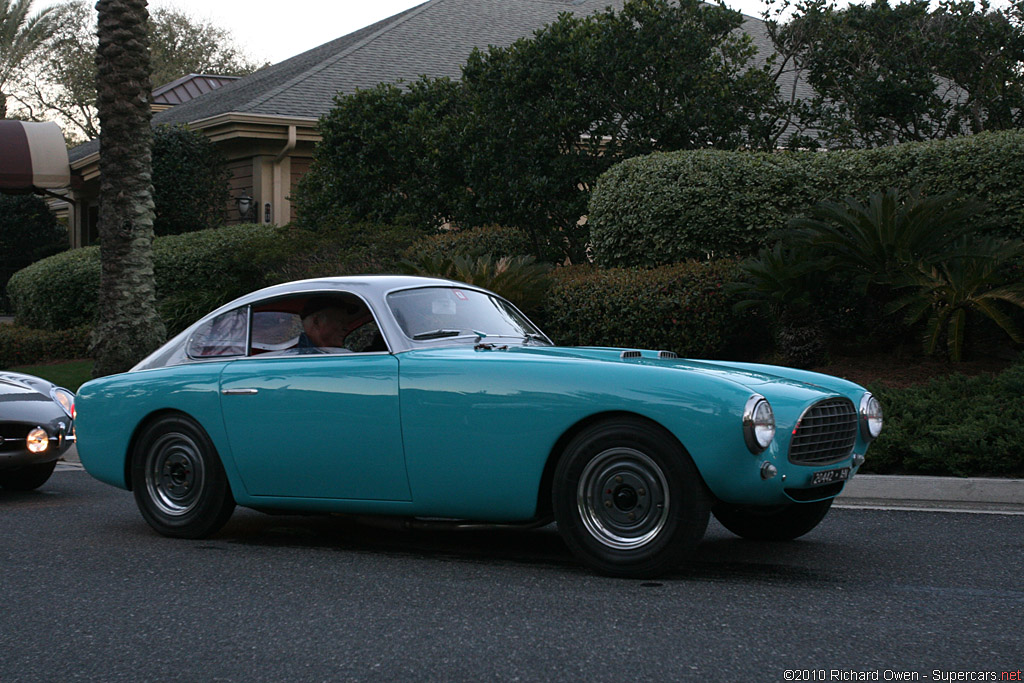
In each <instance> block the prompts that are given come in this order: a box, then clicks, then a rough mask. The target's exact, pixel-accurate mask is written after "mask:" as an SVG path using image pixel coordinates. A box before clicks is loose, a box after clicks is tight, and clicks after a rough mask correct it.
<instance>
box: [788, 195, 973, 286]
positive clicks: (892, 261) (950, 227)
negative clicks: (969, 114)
mask: <svg viewBox="0 0 1024 683" xmlns="http://www.w3.org/2000/svg"><path fill="white" fill-rule="evenodd" d="M981 210H982V205H980V204H978V203H976V202H973V201H970V200H964V199H962V198H960V197H959V196H957V195H956V194H955V193H950V194H942V195H937V196H934V197H921V196H920V195H919V194H917V193H916V192H912V193H910V194H909V195H908V196H906V197H903V196H902V195H901V193H900V192H899V191H898V190H895V189H887V190H884V191H882V192H876V193H875V194H873V195H871V197H870V198H869V199H868V201H867V203H862V202H859V201H857V200H855V199H852V198H848V199H845V200H843V201H841V202H830V201H826V202H821V203H819V204H817V205H816V206H814V207H813V208H812V209H811V212H810V216H809V217H806V218H795V219H793V220H791V221H789V224H788V225H789V227H790V229H791V230H790V233H789V235H790V238H791V239H795V240H797V241H799V242H801V243H803V244H806V245H807V246H809V247H811V248H812V249H815V250H817V251H820V252H822V253H824V254H828V255H829V256H830V257H832V260H833V264H834V266H835V268H836V269H837V270H840V271H845V272H847V273H849V274H850V275H851V276H852V277H853V278H854V280H855V282H856V283H857V284H858V285H860V286H861V288H862V289H864V290H865V291H867V289H868V288H869V287H870V286H871V285H882V286H892V285H894V284H896V283H897V282H898V281H899V280H900V279H901V278H902V277H903V274H904V273H906V271H907V269H908V268H909V267H914V266H916V264H918V263H925V264H932V263H935V262H937V261H939V260H941V259H942V258H943V256H944V254H945V252H946V250H947V248H948V247H949V246H950V245H952V244H953V243H955V242H956V241H957V240H958V239H960V238H961V237H962V236H964V235H966V234H968V233H970V232H975V231H977V229H978V228H979V227H980V226H979V215H980V212H981Z"/></svg>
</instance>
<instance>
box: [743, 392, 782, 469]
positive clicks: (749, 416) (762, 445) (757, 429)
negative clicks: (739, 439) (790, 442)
mask: <svg viewBox="0 0 1024 683" xmlns="http://www.w3.org/2000/svg"><path fill="white" fill-rule="evenodd" d="M773 439H775V413H773V412H772V407H771V404H769V403H768V399H766V398H765V397H764V396H761V395H760V394H754V395H753V396H751V397H750V398H749V399H748V400H747V405H746V406H745V407H744V408H743V440H744V441H746V442H747V448H749V449H750V452H751V453H753V454H754V455H757V454H759V453H761V452H762V451H764V449H766V448H768V446H770V445H771V444H772V440H773Z"/></svg>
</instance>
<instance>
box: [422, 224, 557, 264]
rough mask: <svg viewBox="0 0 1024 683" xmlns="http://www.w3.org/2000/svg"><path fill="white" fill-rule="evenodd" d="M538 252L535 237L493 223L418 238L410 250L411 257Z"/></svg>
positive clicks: (530, 253)
mask: <svg viewBox="0 0 1024 683" xmlns="http://www.w3.org/2000/svg"><path fill="white" fill-rule="evenodd" d="M485 254H490V255H491V256H493V257H494V258H502V257H505V256H537V249H536V247H535V246H534V244H533V240H532V239H530V236H529V235H528V234H527V233H526V232H525V231H523V230H520V229H519V228H508V227H504V226H500V225H489V226H484V227H479V228H473V229H471V230H449V231H446V232H439V233H437V234H434V235H428V236H426V237H422V238H420V239H418V240H416V242H415V243H413V245H412V246H411V247H409V249H408V250H407V251H406V254H405V256H406V258H407V259H410V260H418V259H421V258H426V259H440V260H450V259H452V258H454V257H456V256H474V257H475V256H483V255H485Z"/></svg>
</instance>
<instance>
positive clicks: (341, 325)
mask: <svg viewBox="0 0 1024 683" xmlns="http://www.w3.org/2000/svg"><path fill="white" fill-rule="evenodd" d="M387 350H388V347H387V344H386V343H385V341H384V337H383V335H381V333H380V330H379V329H378V327H377V323H376V321H375V320H374V318H373V314H372V313H371V312H370V309H369V307H367V305H366V304H365V303H364V302H363V301H362V299H360V298H359V297H356V296H354V295H352V294H342V293H339V294H313V295H310V294H303V295H301V296H295V297H289V298H287V299H278V300H276V301H272V302H269V303H265V304H259V305H256V306H254V307H253V314H252V342H251V351H250V352H251V354H252V355H254V356H256V355H259V356H267V355H273V356H293V355H299V354H346V353H371V352H375V351H384V352H386V351H387Z"/></svg>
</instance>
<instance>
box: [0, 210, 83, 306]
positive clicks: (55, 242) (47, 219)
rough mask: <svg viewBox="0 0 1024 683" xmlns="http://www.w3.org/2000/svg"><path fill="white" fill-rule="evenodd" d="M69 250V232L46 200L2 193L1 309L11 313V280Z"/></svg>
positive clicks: (0, 222) (0, 237) (0, 233)
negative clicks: (47, 259) (23, 270)
mask: <svg viewBox="0 0 1024 683" xmlns="http://www.w3.org/2000/svg"><path fill="white" fill-rule="evenodd" d="M67 248H68V233H67V230H65V229H64V227H63V226H61V225H60V224H59V223H58V222H57V219H56V218H55V217H54V215H53V212H52V211H50V208H49V207H48V206H47V205H46V201H45V200H43V199H42V198H41V197H37V196H35V195H8V194H0V308H2V309H3V310H8V308H9V305H8V301H7V281H8V280H10V279H11V276H12V275H14V273H16V272H17V271H19V270H21V269H22V268H24V267H25V266H27V265H29V264H30V263H32V262H34V261H38V260H39V259H41V258H45V257H47V256H50V255H51V254H56V253H57V252H60V251H63V250H65V249H67Z"/></svg>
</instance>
